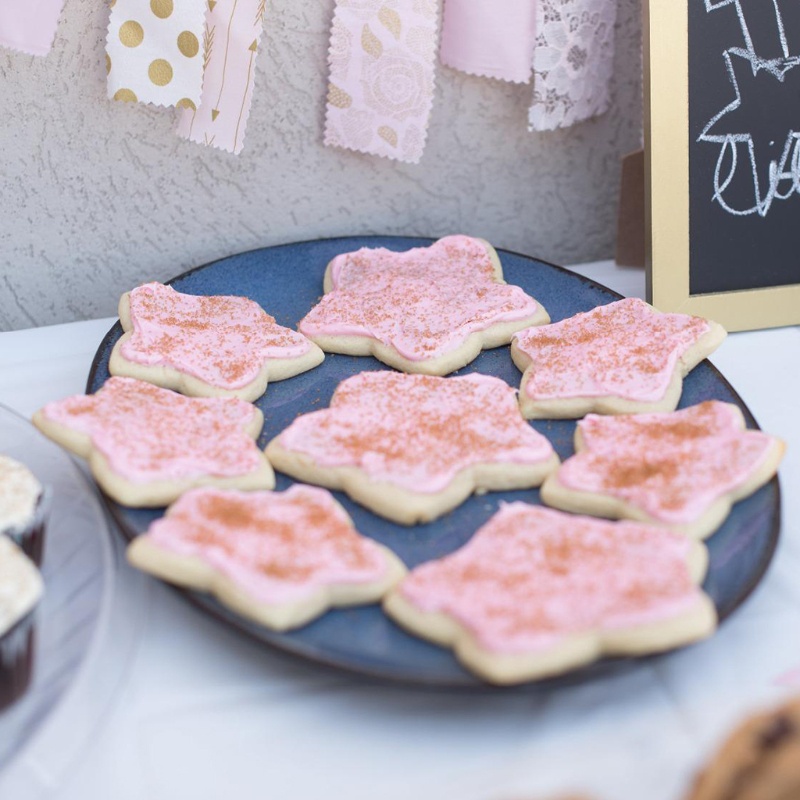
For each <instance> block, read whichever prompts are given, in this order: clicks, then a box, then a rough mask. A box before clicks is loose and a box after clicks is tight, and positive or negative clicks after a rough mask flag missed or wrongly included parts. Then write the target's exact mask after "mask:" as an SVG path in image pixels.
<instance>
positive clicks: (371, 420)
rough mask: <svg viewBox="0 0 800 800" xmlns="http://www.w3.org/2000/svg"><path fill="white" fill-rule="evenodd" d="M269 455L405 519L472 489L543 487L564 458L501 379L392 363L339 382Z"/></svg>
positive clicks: (427, 516)
mask: <svg viewBox="0 0 800 800" xmlns="http://www.w3.org/2000/svg"><path fill="white" fill-rule="evenodd" d="M267 457H268V458H269V460H270V461H271V462H272V465H273V466H274V467H275V468H276V469H277V470H279V471H281V472H285V473H287V474H289V475H291V476H292V477H294V478H297V479H299V480H302V481H306V482H308V483H315V484H319V485H320V486H326V487H328V488H331V489H342V490H343V491H345V492H346V493H347V494H348V495H350V497H352V498H353V499H354V500H356V501H357V502H359V503H361V504H362V505H364V506H366V507H367V508H369V509H370V510H372V511H374V512H375V513H376V514H380V515H381V516H384V517H387V518H388V519H391V520H394V521H395V522H399V523H401V524H405V525H412V524H414V523H416V522H427V521H429V520H432V519H435V518H436V517H439V516H441V515H442V514H444V513H446V512H447V511H450V510H451V509H453V508H455V507H456V506H458V505H460V504H461V503H462V502H463V501H464V500H466V499H467V497H469V496H470V495H471V494H472V493H473V492H484V491H491V490H496V491H501V490H510V489H525V488H529V487H533V486H539V485H540V484H541V482H542V481H543V480H544V478H545V476H546V475H548V474H549V473H551V472H552V471H553V470H554V469H556V467H557V466H558V463H559V461H558V456H557V455H556V454H555V452H554V451H553V448H552V446H551V445H550V443H549V442H548V441H547V439H545V438H544V437H543V436H542V435H541V434H539V433H537V432H536V431H535V430H534V429H533V428H532V427H531V426H530V425H529V424H528V423H527V422H525V420H524V419H523V418H522V416H521V414H520V413H519V407H518V405H517V401H516V396H515V392H514V390H513V389H512V388H511V387H510V386H508V385H507V384H506V383H505V382H504V381H501V380H500V379H499V378H493V377H489V376H487V375H479V374H472V375H467V376H465V377H459V378H440V377H435V376H430V375H407V374H405V373H398V372H389V371H386V370H381V371H379V372H361V373H359V374H358V375H354V376H353V377H352V378H348V379H347V380H345V381H343V382H342V383H340V384H339V386H338V387H337V389H336V391H335V392H334V394H333V397H332V399H331V404H330V408H328V409H323V410H320V411H314V412H312V413H310V414H304V415H303V416H300V417H298V418H297V419H296V420H295V421H294V422H293V423H292V424H291V425H290V426H289V427H288V428H286V430H284V431H283V432H282V433H281V434H279V435H278V436H277V437H276V438H275V439H273V440H272V441H271V442H270V444H269V446H268V447H267Z"/></svg>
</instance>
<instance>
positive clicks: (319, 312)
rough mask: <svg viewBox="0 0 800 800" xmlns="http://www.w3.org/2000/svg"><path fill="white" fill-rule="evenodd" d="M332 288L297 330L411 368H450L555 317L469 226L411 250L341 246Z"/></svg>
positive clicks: (331, 346) (330, 277)
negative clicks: (513, 280)
mask: <svg viewBox="0 0 800 800" xmlns="http://www.w3.org/2000/svg"><path fill="white" fill-rule="evenodd" d="M324 290H325V296H324V297H323V298H322V300H321V301H320V302H319V304H318V305H316V306H315V307H314V308H312V309H311V311H310V312H309V313H308V314H307V315H306V316H305V318H304V319H302V320H301V321H300V323H299V325H298V330H300V331H301V332H302V333H304V334H305V335H306V336H308V337H309V338H310V339H312V340H313V341H314V342H316V343H317V344H318V345H319V346H320V347H321V348H322V349H323V350H325V351H327V352H329V353H346V354H348V355H354V356H368V355H374V356H375V357H376V358H377V359H379V360H380V361H383V362H384V363H385V364H388V365H389V366H392V367H395V368H396V369H399V370H402V371H403V372H413V373H422V374H426V375H447V374H448V373H450V372H454V371H455V370H457V369H460V368H461V367H463V366H464V365H465V364H468V363H469V362H470V361H472V360H473V359H474V358H476V357H477V356H478V355H479V354H480V352H481V350H483V349H487V348H491V347H499V346H500V345H504V344H508V343H509V342H510V341H511V337H512V336H513V334H514V333H516V332H517V331H520V330H523V329H524V328H528V327H530V326H532V325H544V324H545V323H547V322H549V321H550V317H549V316H548V315H547V312H546V311H545V310H544V308H543V307H542V306H541V305H540V304H539V303H537V301H536V300H534V299H533V298H532V297H530V296H529V295H527V294H525V293H524V292H523V291H522V289H520V288H519V287H518V286H509V285H507V284H506V283H505V281H504V280H503V269H502V266H501V265H500V260H499V258H498V257H497V253H496V252H495V250H494V248H493V247H492V246H491V245H490V244H489V243H488V242H485V241H483V240H482V239H473V238H470V237H468V236H448V237H446V238H444V239H440V240H439V241H438V242H436V243H435V244H433V245H431V246H430V247H418V248H415V249H413V250H409V251H407V252H404V253H395V252H392V251H390V250H385V249H383V248H380V249H375V250H371V249H368V248H364V249H362V250H358V251H357V252H355V253H345V254H344V255H341V256H337V257H336V258H335V259H334V260H333V261H331V263H330V264H329V265H328V268H327V270H326V272H325V281H324Z"/></svg>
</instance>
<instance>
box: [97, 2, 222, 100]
mask: <svg viewBox="0 0 800 800" xmlns="http://www.w3.org/2000/svg"><path fill="white" fill-rule="evenodd" d="M205 11H206V2H205V0H116V2H115V3H114V4H113V6H112V8H111V16H110V21H109V26H108V38H107V40H106V70H107V72H108V96H109V97H110V98H112V99H113V100H118V101H120V102H128V103H131V102H132V103H135V102H139V103H153V104H155V105H159V106H177V107H179V108H193V107H195V106H196V105H197V104H199V102H200V94H201V90H202V86H203V55H202V53H201V47H200V43H201V42H202V41H203V24H204V19H205Z"/></svg>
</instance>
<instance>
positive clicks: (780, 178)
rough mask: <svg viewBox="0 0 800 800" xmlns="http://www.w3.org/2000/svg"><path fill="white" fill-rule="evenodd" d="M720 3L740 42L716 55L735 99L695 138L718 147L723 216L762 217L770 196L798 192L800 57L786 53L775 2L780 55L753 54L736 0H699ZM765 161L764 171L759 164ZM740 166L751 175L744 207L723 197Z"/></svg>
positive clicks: (717, 196) (711, 5)
mask: <svg viewBox="0 0 800 800" xmlns="http://www.w3.org/2000/svg"><path fill="white" fill-rule="evenodd" d="M726 6H733V7H734V8H735V9H736V13H737V15H738V18H739V23H740V25H741V28H742V35H743V37H744V42H745V47H744V48H741V47H731V48H729V49H728V50H726V51H725V52H724V53H723V54H722V57H723V59H724V61H725V66H726V70H727V73H728V77H729V79H730V82H731V85H732V86H733V89H734V92H735V94H736V97H735V99H734V100H733V101H732V102H731V103H729V104H728V105H727V106H725V108H723V109H722V110H721V111H720V112H719V113H717V114H716V115H715V116H714V117H712V119H711V120H710V121H709V122H708V124H707V125H706V126H705V128H704V129H703V131H702V133H701V134H700V136H699V137H698V141H702V142H710V143H714V144H718V145H720V151H719V156H718V158H717V163H716V166H715V169H714V193H713V196H712V199H713V201H716V202H717V203H719V205H720V206H721V207H722V208H723V209H724V210H725V211H726V212H728V213H729V214H734V215H736V216H748V215H751V214H758V215H760V216H761V217H765V216H766V215H767V213H768V212H769V210H770V208H771V207H772V204H773V202H774V201H775V200H787V199H788V198H789V197H791V196H792V195H794V194H800V145H799V144H798V142H800V111H799V109H800V70H795V67H797V66H800V56H792V55H791V54H790V52H789V45H788V42H787V38H786V32H785V29H784V25H783V17H782V14H781V11H780V8H779V6H778V2H777V0H773V7H774V10H775V22H776V25H775V32H776V36H777V37H778V39H779V42H780V48H781V52H782V53H783V55H782V57H779V58H770V59H767V58H762V57H760V56H759V55H758V54H757V53H756V51H755V47H754V45H753V40H752V37H751V35H750V30H749V28H748V25H747V20H746V17H745V14H744V11H743V9H742V0H705V7H706V11H707V12H711V11H714V10H717V9H719V8H723V7H726ZM753 119H757V120H758V122H759V124H758V128H757V129H756V130H755V131H754V130H750V127H751V122H750V121H751V120H753ZM742 150H744V151H745V154H744V157H743V156H742ZM767 159H768V160H767ZM740 162H742V163H740ZM765 163H766V169H764V167H763V166H761V165H763V164H765ZM740 169H742V170H748V171H749V173H750V175H751V176H752V186H753V202H752V204H751V205H749V206H746V207H738V204H735V201H734V200H732V199H730V200H729V194H730V193H729V192H728V189H729V188H730V186H731V183H732V182H733V180H734V178H736V177H737V176H738V174H739V173H738V171H739V170H740ZM737 194H738V191H737Z"/></svg>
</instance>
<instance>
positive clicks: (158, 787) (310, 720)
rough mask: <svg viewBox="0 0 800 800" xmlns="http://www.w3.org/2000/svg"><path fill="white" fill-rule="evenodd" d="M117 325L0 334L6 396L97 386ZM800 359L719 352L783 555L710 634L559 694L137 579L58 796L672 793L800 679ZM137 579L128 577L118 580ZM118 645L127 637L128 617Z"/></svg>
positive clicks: (773, 335)
mask: <svg viewBox="0 0 800 800" xmlns="http://www.w3.org/2000/svg"><path fill="white" fill-rule="evenodd" d="M578 271H581V272H583V273H584V274H588V275H591V276H592V277H594V278H596V279H597V280H599V281H600V282H601V283H606V284H607V285H610V286H612V287H613V288H616V289H618V290H619V291H622V292H623V293H625V294H631V295H639V296H641V295H642V292H643V282H644V278H643V275H642V273H641V272H639V271H635V270H623V269H618V268H615V267H614V266H613V265H612V264H610V263H608V262H603V263H600V264H594V265H586V266H585V267H583V268H581V269H579V270H578ZM113 321H114V320H111V319H105V320H96V321H92V322H83V323H74V324H69V325H58V326H53V327H49V328H39V329H34V330H28V331H18V332H10V333H1V334H0V402H2V403H4V404H6V405H8V406H11V407H12V408H14V409H16V410H18V411H19V412H21V413H23V414H24V415H26V416H29V415H30V414H31V413H32V412H33V411H35V410H36V409H37V408H38V407H40V406H41V405H43V404H44V403H45V402H47V401H49V400H53V399H56V398H59V397H62V396H65V395H68V394H73V393H80V392H82V391H83V389H84V385H85V381H86V376H87V373H88V369H89V364H90V362H91V359H92V356H93V354H94V352H95V349H96V347H97V345H98V343H99V342H100V339H101V338H102V336H103V334H104V333H105V332H106V330H107V329H108V328H109V327H110V325H111V323H112V322H113ZM799 354H800V329H798V328H784V329H779V330H771V331H762V332H757V333H741V334H733V335H731V336H729V337H728V339H727V340H726V342H725V343H724V344H723V346H722V347H721V349H720V350H719V351H718V352H717V353H716V354H715V355H714V356H713V357H712V361H713V362H714V363H715V364H716V365H717V367H719V369H720V370H721V371H722V372H723V374H724V375H725V376H726V377H727V378H728V379H729V380H730V381H731V383H732V384H733V385H734V387H736V389H737V390H738V391H739V393H740V394H741V395H742V397H743V398H744V400H745V402H746V403H747V404H748V405H749V406H750V408H751V410H752V411H753V413H754V414H755V416H756V418H757V419H758V421H759V423H760V424H761V426H762V427H763V428H764V429H766V430H767V431H769V432H771V433H774V434H777V435H779V436H781V437H782V438H784V439H785V440H786V441H787V443H788V445H789V448H788V453H787V456H786V459H785V461H784V463H783V465H782V467H781V472H780V474H781V479H782V483H783V489H784V508H783V514H784V523H783V530H782V536H781V542H780V545H779V548H778V552H777V555H776V558H775V560H774V562H773V564H772V566H771V568H770V570H769V572H768V573H767V576H766V578H765V580H764V581H763V582H762V584H761V585H760V587H759V588H758V590H757V591H756V592H755V594H754V595H753V596H752V597H751V598H750V600H748V602H747V603H746V604H745V605H744V606H743V607H742V608H741V609H740V610H739V611H737V612H736V613H735V614H734V616H733V617H732V618H731V619H730V620H728V621H727V622H726V623H725V624H724V625H723V626H722V628H721V629H720V631H719V632H718V633H717V634H716V635H715V636H714V637H713V638H712V639H710V640H709V641H707V642H704V643H702V644H699V645H696V646H694V647H690V648H688V649H686V650H683V651H681V652H677V653H674V654H670V655H667V656H664V657H662V658H658V659H654V660H652V661H649V662H647V663H645V664H642V665H641V668H638V669H636V670H635V671H633V672H632V673H631V674H627V675H625V676H618V677H612V678H609V679H605V680H600V681H595V682H592V683H589V684H584V685H580V686H576V687H574V688H568V689H558V690H557V691H551V692H548V693H539V694H530V695H519V694H517V695H514V696H497V695H491V694H489V695H476V694H470V693H433V692H422V691H415V690H408V689H402V688H387V687H384V686H375V685H367V684H365V683H363V682H361V681H359V680H358V679H354V678H351V677H348V676H346V675H343V674H339V673H337V672H334V671H327V670H325V669H322V668H316V667H313V666H311V665H306V664H304V663H302V662H300V661H298V660H295V659H290V658H288V657H286V656H282V655H280V654H277V653H273V652H271V651H269V650H267V649H265V648H262V647H258V646H256V645H254V644H253V643H251V642H250V641H248V640H247V639H245V638H244V637H242V636H239V635H237V634H236V633H234V632H233V631H230V630H228V629H226V628H225V627H223V626H222V625H220V624H217V623H216V622H214V621H212V620H211V619H209V618H207V617H205V616H204V615H202V614H200V613H199V612H197V611H196V610H195V609H194V608H192V607H190V606H189V605H188V604H187V603H185V602H184V601H183V600H181V599H179V598H178V597H177V596H176V595H175V594H174V593H172V592H170V591H169V590H168V589H166V588H165V587H163V586H161V585H159V584H158V583H157V582H156V581H149V579H143V578H142V579H139V580H144V581H146V585H147V592H146V594H145V597H146V600H145V605H144V606H143V607H142V608H141V613H142V620H143V622H142V625H141V628H140V634H139V636H138V646H137V647H136V649H135V655H134V657H133V658H132V661H131V663H130V665H129V669H128V672H127V677H126V680H125V681H124V684H123V688H122V690H121V691H120V692H119V695H118V696H117V698H116V702H115V703H114V705H113V706H112V707H111V708H109V709H108V712H107V714H106V716H105V721H104V723H103V724H102V726H101V727H100V728H99V729H98V731H97V733H96V735H95V737H94V739H93V741H92V742H91V744H90V745H89V747H88V748H87V750H86V752H85V753H84V755H83V756H82V757H81V758H80V759H79V760H78V762H77V763H75V765H74V768H73V769H72V771H71V776H70V779H69V780H68V781H60V782H59V785H57V786H55V787H53V789H52V792H51V796H52V797H55V798H57V799H58V800H110V798H113V800H183V798H192V800H205V798H208V799H209V800H212V799H213V800H218V798H223V797H224V798H229V797H230V798H237V800H251V799H252V800H256V798H258V799H259V800H263V799H264V798H270V799H271V798H276V799H282V798H291V799H292V800H317V798H340V797H341V798H347V800H375V799H376V798H381V799H382V800H395V798H396V800H408V798H410V797H414V798H422V799H423V800H427V799H428V798H430V800H448V799H449V798H454V799H455V798H458V800H500V799H501V798H520V797H531V798H539V797H547V796H548V795H549V794H550V793H553V792H561V791H564V790H567V789H582V790H585V791H587V792H589V793H591V794H593V795H594V796H596V797H599V798H605V799H606V800H644V799H645V798H646V799H647V800H677V799H678V798H679V797H680V796H681V793H682V791H683V790H684V789H685V787H686V786H687V784H688V783H689V781H690V780H691V777H692V775H693V773H694V771H695V769H696V768H697V766H698V764H699V763H701V762H702V761H703V759H704V757H705V756H706V755H707V754H708V753H709V752H710V751H711V750H712V749H713V748H714V746H715V745H716V744H717V743H718V742H719V740H720V737H722V736H723V735H724V733H725V732H726V730H727V729H728V728H729V726H730V725H732V724H733V723H734V722H735V721H736V720H738V719H739V718H740V717H742V715H744V714H746V713H747V712H748V711H750V710H752V709H754V708H756V707H759V706H761V705H763V704H769V703H773V702H776V701H778V700H779V699H781V698H782V697H784V696H786V695H787V694H790V693H792V692H794V693H800V580H799V579H798V575H800V493H799V492H798V491H797V488H796V487H798V486H800V422H798V415H797V408H798V400H797V398H798V396H800V355H799ZM134 580H137V578H135V577H133V576H132V575H129V574H123V576H122V580H121V582H120V585H119V591H120V592H125V591H127V589H126V585H127V584H128V581H134ZM103 647H107V648H114V647H115V640H114V633H113V631H112V632H111V633H110V635H109V636H108V637H107V639H106V641H105V642H104V643H103ZM59 724H61V725H65V724H66V726H67V727H68V726H69V722H68V721H67V722H66V723H64V722H63V721H61V722H60V723H59ZM62 733H64V732H62ZM65 733H66V735H69V731H68V730H67V731H66V732H65ZM3 800H6V798H4V799H3ZM7 800H14V799H13V798H8V799H7Z"/></svg>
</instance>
